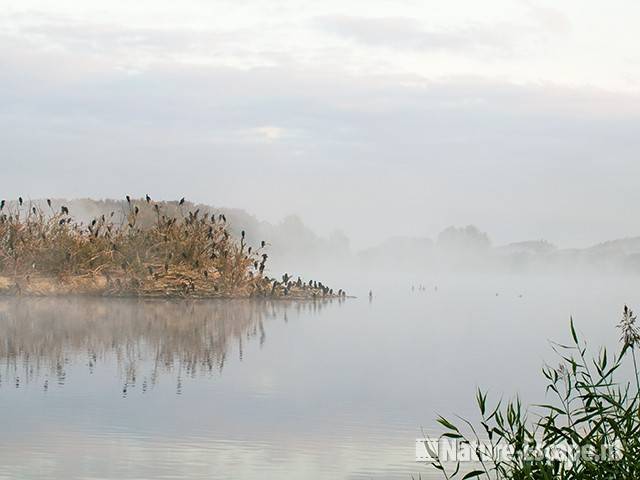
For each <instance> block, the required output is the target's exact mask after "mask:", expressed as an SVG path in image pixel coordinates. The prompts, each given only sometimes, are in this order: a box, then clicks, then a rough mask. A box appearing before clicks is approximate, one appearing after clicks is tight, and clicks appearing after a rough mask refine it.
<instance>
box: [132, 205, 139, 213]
mask: <svg viewBox="0 0 640 480" xmlns="http://www.w3.org/2000/svg"><path fill="white" fill-rule="evenodd" d="M133 211H134V212H135V213H136V215H137V214H138V212H139V211H140V209H139V208H138V206H137V205H136V208H134V209H133Z"/></svg>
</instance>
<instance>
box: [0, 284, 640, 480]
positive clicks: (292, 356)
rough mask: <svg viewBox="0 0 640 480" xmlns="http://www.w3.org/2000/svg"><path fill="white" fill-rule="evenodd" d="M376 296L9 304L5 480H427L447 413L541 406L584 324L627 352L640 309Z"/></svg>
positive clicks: (1, 343) (481, 294) (397, 291)
mask: <svg viewBox="0 0 640 480" xmlns="http://www.w3.org/2000/svg"><path fill="white" fill-rule="evenodd" d="M368 283H369V284H368V285H366V288H361V289H360V290H361V291H359V290H358V288H357V287H356V288H354V289H352V291H354V292H355V293H356V294H360V297H359V298H355V299H346V300H345V301H332V302H329V301H327V302H315V303H314V302H300V303H287V302H266V301H138V300H124V299H122V300H121V299H108V300H102V299H72V298H66V299H45V298H41V299H9V298H5V299H0V415H1V417H0V479H62V478H64V479H81V478H82V479H88V478H90V479H103V478H104V479H106V478H110V479H111V478H113V479H149V478H154V479H160V478H166V479H169V478H171V479H182V478H184V479H218V478H220V479H222V478H224V479H258V478H259V479H285V478H291V479H294V478H295V479H301V478H304V479H336V478H352V479H355V478H367V479H371V478H373V479H376V478H380V479H382V478H384V479H395V478H399V479H404V480H407V479H409V478H410V476H411V475H412V474H413V475H415V476H416V477H417V474H422V476H423V478H424V477H427V476H429V475H430V474H432V473H433V472H432V471H431V470H430V469H429V467H427V466H424V465H421V464H416V463H415V461H414V460H415V457H414V455H415V449H414V442H415V439H416V437H418V436H419V435H420V432H421V428H424V429H425V430H426V431H427V432H437V429H436V427H435V422H434V419H435V418H436V416H437V415H438V414H444V415H445V416H450V415H451V414H453V413H459V414H462V415H466V416H471V417H473V415H474V411H475V409H474V391H475V388H476V387H477V386H482V387H483V388H487V389H488V390H489V392H490V397H493V398H496V397H500V396H502V395H504V396H506V397H509V396H511V395H512V394H515V393H518V394H520V395H521V396H523V397H524V398H525V399H532V400H534V399H535V400H540V398H539V397H540V394H541V393H540V392H541V389H540V387H541V386H542V385H543V381H542V380H543V379H542V376H541V374H540V373H539V372H540V367H541V366H542V365H543V363H544V361H545V360H548V361H550V362H551V361H553V362H555V359H554V356H553V354H552V352H551V348H550V346H549V342H548V341H549V340H550V339H554V340H560V341H566V340H567V339H568V338H569V335H568V320H569V316H570V315H573V316H574V318H575V321H576V325H577V328H578V330H579V331H580V332H582V333H584V335H585V336H588V337H589V338H590V339H593V340H594V341H595V342H596V343H597V344H608V345H612V344H615V342H616V340H617V336H618V332H617V331H616V329H615V325H616V323H617V321H618V318H619V316H620V315H619V314H620V312H621V309H622V306H623V305H624V303H628V304H629V305H630V306H631V307H634V306H638V305H640V290H639V289H638V288H637V287H638V282H637V281H636V280H635V279H633V278H631V277H626V278H618V277H597V278H596V277H586V278H580V277H564V278H559V277H556V278H546V277H518V276H513V277H510V276H500V277H487V276H464V277H453V276H451V277H447V278H438V279H435V278H432V279H408V278H406V277H403V276H400V275H398V276H397V277H393V276H391V278H389V276H387V278H385V279H384V280H379V281H374V280H369V281H368ZM419 283H423V284H424V285H425V287H426V291H419V290H415V291H412V290H411V285H412V284H414V285H418V284H419ZM436 285H437V287H438V289H437V291H436V290H435V286H436ZM370 287H372V288H373V290H374V297H373V299H372V301H369V299H368V298H367V295H366V291H367V290H368V288H370ZM434 478H438V477H437V476H434Z"/></svg>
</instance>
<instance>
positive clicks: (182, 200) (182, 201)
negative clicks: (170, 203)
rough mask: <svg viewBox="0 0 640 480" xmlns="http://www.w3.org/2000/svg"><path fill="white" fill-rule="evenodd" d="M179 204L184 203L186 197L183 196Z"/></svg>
mask: <svg viewBox="0 0 640 480" xmlns="http://www.w3.org/2000/svg"><path fill="white" fill-rule="evenodd" d="M179 205H180V206H182V205H184V197H182V198H181V199H180V203H179Z"/></svg>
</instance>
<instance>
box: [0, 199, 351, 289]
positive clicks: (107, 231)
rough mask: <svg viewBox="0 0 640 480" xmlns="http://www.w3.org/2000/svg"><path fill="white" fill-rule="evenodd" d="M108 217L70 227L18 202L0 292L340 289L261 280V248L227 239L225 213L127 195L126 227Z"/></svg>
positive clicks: (3, 217)
mask: <svg viewBox="0 0 640 480" xmlns="http://www.w3.org/2000/svg"><path fill="white" fill-rule="evenodd" d="M115 218H118V217H117V216H116V215H114V212H111V214H110V215H101V216H99V217H98V218H94V219H93V220H92V221H91V222H89V223H88V224H83V223H78V222H76V221H74V220H73V218H72V217H71V216H70V214H69V211H68V209H67V208H66V207H65V206H62V207H61V208H60V210H59V211H58V210H56V211H54V210H53V207H52V206H51V202H49V201H47V205H46V206H44V205H38V204H35V203H29V204H28V205H27V204H26V203H24V202H22V200H20V201H19V202H18V203H16V204H14V205H12V206H11V207H9V206H8V205H7V204H4V202H3V205H2V210H0V292H2V293H17V294H30V295H56V294H93V295H115V296H145V297H157V296H162V297H165V296H169V297H173V296H186V297H203V298H206V297H251V296H268V297H288V298H311V297H330V296H343V295H344V292H342V291H341V290H340V291H338V292H334V291H333V290H332V289H330V288H328V287H326V286H324V285H322V284H321V283H317V282H302V280H301V279H300V278H298V279H297V280H295V281H294V280H293V279H292V278H291V277H289V276H288V275H286V274H285V275H284V276H283V278H282V280H281V281H278V280H276V279H272V278H269V277H267V276H266V275H265V268H266V262H267V259H268V255H267V253H266V252H265V242H264V241H261V242H260V243H259V244H258V245H255V246H249V245H248V243H247V239H246V238H245V234H244V232H242V234H241V236H240V238H234V237H233V236H232V235H231V234H230V233H229V229H228V225H227V222H226V218H225V217H224V215H215V214H208V213H207V214H201V212H200V211H199V210H195V211H188V210H187V209H186V208H183V202H182V201H181V202H173V203H171V204H164V203H156V202H153V201H152V200H151V199H150V198H148V197H147V198H146V199H140V200H134V199H130V198H129V197H127V211H126V212H125V215H124V220H121V221H117V220H115Z"/></svg>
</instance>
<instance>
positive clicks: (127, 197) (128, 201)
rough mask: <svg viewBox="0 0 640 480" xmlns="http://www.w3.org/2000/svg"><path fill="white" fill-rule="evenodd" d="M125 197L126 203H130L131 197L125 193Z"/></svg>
mask: <svg viewBox="0 0 640 480" xmlns="http://www.w3.org/2000/svg"><path fill="white" fill-rule="evenodd" d="M125 198H126V199H127V203H131V197H130V196H129V195H127V196H126V197H125Z"/></svg>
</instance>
